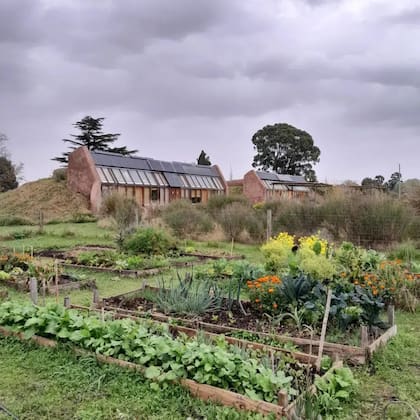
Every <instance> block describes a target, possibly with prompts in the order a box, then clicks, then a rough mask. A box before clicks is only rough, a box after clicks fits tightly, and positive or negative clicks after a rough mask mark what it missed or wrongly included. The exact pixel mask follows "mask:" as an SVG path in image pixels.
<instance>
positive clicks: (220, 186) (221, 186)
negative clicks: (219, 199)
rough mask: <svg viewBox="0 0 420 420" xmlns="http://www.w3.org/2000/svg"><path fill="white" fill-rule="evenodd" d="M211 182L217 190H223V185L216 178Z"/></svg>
mask: <svg viewBox="0 0 420 420" xmlns="http://www.w3.org/2000/svg"><path fill="white" fill-rule="evenodd" d="M213 181H214V182H215V183H216V185H217V188H218V189H219V190H223V185H222V183H221V182H220V181H219V179H218V178H213Z"/></svg>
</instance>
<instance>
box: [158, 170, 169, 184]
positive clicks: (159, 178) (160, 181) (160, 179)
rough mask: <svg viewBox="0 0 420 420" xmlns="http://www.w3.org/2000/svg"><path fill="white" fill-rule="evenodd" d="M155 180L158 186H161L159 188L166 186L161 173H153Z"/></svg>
mask: <svg viewBox="0 0 420 420" xmlns="http://www.w3.org/2000/svg"><path fill="white" fill-rule="evenodd" d="M155 178H156V179H157V181H158V183H159V185H161V186H164V185H168V183H167V182H166V179H165V177H164V176H163V175H162V174H161V173H159V172H155Z"/></svg>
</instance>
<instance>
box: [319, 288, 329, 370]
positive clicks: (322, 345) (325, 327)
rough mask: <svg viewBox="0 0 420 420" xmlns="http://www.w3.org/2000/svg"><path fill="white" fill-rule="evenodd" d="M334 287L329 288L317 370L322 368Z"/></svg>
mask: <svg viewBox="0 0 420 420" xmlns="http://www.w3.org/2000/svg"><path fill="white" fill-rule="evenodd" d="M331 295H332V289H331V287H329V288H328V293H327V303H326V305H325V313H324V320H323V321H322V329H321V338H320V340H319V349H318V359H317V361H316V370H317V371H318V372H319V371H320V370H321V359H322V352H323V350H324V342H325V334H326V333H327V323H328V316H329V314H330V306H331Z"/></svg>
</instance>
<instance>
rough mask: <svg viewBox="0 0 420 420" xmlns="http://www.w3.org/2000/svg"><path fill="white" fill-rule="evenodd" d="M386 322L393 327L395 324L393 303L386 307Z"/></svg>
mask: <svg viewBox="0 0 420 420" xmlns="http://www.w3.org/2000/svg"><path fill="white" fill-rule="evenodd" d="M387 315H388V324H389V325H390V326H391V327H393V326H394V325H395V310H394V305H389V306H388V309H387Z"/></svg>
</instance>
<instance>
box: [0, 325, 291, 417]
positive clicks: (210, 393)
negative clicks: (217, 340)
mask: <svg viewBox="0 0 420 420" xmlns="http://www.w3.org/2000/svg"><path fill="white" fill-rule="evenodd" d="M0 333H1V334H2V335H5V336H14V337H17V338H19V339H20V340H23V341H25V339H24V336H23V333H19V332H14V331H11V330H8V329H6V328H4V327H1V326H0ZM31 340H32V341H34V342H35V343H37V344H39V345H41V346H44V347H56V346H57V344H58V343H57V341H55V340H51V339H48V338H44V337H40V336H36V335H35V336H32V337H31ZM72 350H73V351H74V353H76V354H82V355H91V356H94V357H95V358H96V359H97V360H98V361H99V362H102V363H109V364H114V365H118V366H121V367H124V368H127V369H131V370H135V371H137V372H140V373H144V371H145V368H144V366H141V365H137V364H135V363H132V362H127V361H125V360H120V359H116V358H114V357H110V356H104V355H101V354H96V353H93V352H89V351H86V350H83V349H80V348H77V347H72ZM177 382H178V383H179V384H181V385H182V386H183V387H184V388H187V389H188V390H189V391H190V392H191V394H192V395H194V396H195V397H198V398H199V399H201V400H204V401H206V400H210V401H214V402H218V403H221V404H222V405H225V406H228V407H233V408H236V409H239V410H247V411H253V412H256V413H261V414H264V415H268V414H275V416H276V418H278V419H281V418H282V416H283V415H287V413H288V412H290V408H289V407H283V406H281V405H277V404H273V403H269V402H266V401H256V400H252V399H250V398H248V397H246V396H244V395H241V394H237V393H236V392H232V391H228V390H225V389H222V388H217V387H215V386H212V385H206V384H199V383H198V382H195V381H193V380H192V379H180V380H179V381H177Z"/></svg>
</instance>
